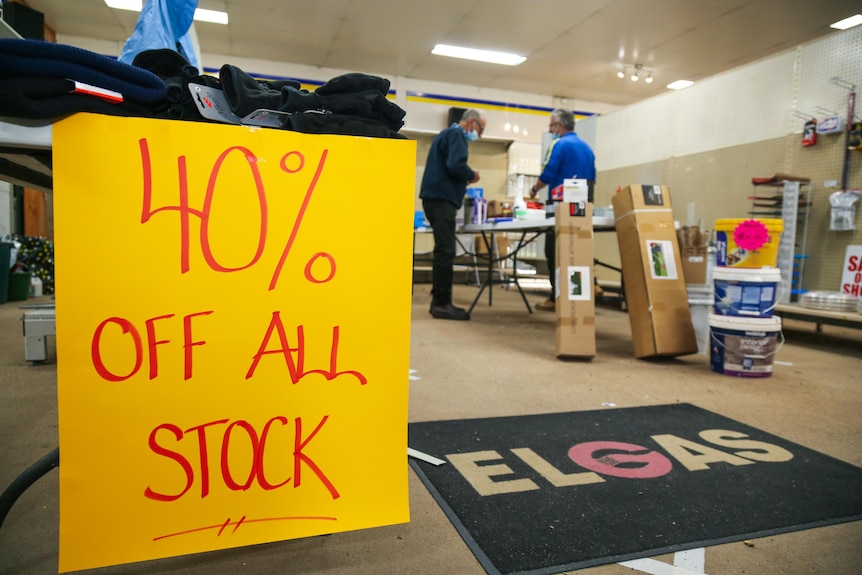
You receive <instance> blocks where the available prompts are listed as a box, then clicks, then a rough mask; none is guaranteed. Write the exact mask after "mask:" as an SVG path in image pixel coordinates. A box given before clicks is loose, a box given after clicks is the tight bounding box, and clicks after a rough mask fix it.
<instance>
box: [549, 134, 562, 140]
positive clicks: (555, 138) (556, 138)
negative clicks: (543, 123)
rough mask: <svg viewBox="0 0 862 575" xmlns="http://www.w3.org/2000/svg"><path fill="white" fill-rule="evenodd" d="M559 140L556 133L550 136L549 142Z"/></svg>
mask: <svg viewBox="0 0 862 575" xmlns="http://www.w3.org/2000/svg"><path fill="white" fill-rule="evenodd" d="M559 139H560V135H559V134H558V133H556V132H554V133H553V134H551V140H559Z"/></svg>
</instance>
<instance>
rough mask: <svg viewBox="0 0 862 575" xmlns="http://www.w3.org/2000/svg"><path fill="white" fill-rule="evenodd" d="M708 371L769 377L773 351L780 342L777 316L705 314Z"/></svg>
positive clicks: (782, 338)
mask: <svg viewBox="0 0 862 575" xmlns="http://www.w3.org/2000/svg"><path fill="white" fill-rule="evenodd" d="M708 321H709V328H710V339H709V364H710V368H711V369H712V371H714V372H716V373H723V374H725V375H735V376H737V377H770V376H771V375H772V363H773V359H774V358H775V354H776V353H778V350H779V349H781V346H782V345H784V334H783V333H782V332H781V318H780V317H778V316H777V315H776V316H772V317H766V318H742V317H731V316H724V315H718V314H715V313H711V314H709V319H708Z"/></svg>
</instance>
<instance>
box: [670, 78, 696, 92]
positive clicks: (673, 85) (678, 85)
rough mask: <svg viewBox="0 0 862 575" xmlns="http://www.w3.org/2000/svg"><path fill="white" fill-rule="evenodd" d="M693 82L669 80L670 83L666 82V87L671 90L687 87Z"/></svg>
mask: <svg viewBox="0 0 862 575" xmlns="http://www.w3.org/2000/svg"><path fill="white" fill-rule="evenodd" d="M693 84H694V82H692V81H691V80H677V81H676V82H671V83H670V84H668V85H667V87H668V88H670V89H671V90H682V89H683V88H688V87H689V86H691V85H693Z"/></svg>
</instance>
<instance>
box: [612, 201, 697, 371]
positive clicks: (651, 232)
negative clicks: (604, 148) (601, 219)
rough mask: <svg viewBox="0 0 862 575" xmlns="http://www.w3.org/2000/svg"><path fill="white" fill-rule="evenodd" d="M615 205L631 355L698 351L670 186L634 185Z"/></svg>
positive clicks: (684, 353)
mask: <svg viewBox="0 0 862 575" xmlns="http://www.w3.org/2000/svg"><path fill="white" fill-rule="evenodd" d="M613 206H614V214H615V216H616V228H617V241H618V243H619V246H620V260H621V262H622V270H623V283H624V284H625V295H626V305H627V306H628V312H629V321H630V323H631V326H632V340H633V342H634V352H635V357H638V358H645V357H657V356H677V355H688V354H694V353H697V338H696V336H695V332H694V327H693V325H692V320H691V309H690V308H689V304H688V294H687V292H686V287H685V283H686V279H685V276H684V275H683V271H682V257H681V254H680V250H679V242H678V240H677V235H676V230H675V229H674V221H673V209H672V206H671V200H670V190H669V189H668V188H667V186H652V185H640V184H633V185H630V186H627V187H625V188H624V189H623V190H621V191H620V192H618V193H617V194H615V195H614V196H613Z"/></svg>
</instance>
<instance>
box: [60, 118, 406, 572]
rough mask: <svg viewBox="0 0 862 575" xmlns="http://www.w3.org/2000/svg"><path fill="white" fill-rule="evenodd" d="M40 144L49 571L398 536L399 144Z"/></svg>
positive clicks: (169, 131)
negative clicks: (384, 528)
mask: <svg viewBox="0 0 862 575" xmlns="http://www.w3.org/2000/svg"><path fill="white" fill-rule="evenodd" d="M53 143H54V180H55V193H54V208H55V236H56V238H55V239H56V285H57V294H56V305H57V348H58V349H57V354H58V394H59V419H60V421H59V423H60V428H59V429H60V448H61V452H62V465H61V466H60V518H61V519H60V571H62V572H66V571H73V570H79V569H86V568H93V567H100V566H106V565H112V564H119V563H128V562H133V561H142V560H148V559H155V558H160V557H169V556H174V555H181V554H188V553H196V552H202V551H208V550H214V549H223V548H229V547H238V546H242V545H250V544H255V543H262V542H269V541H277V540H284V539H291V538H297V537H305V536H310V535H317V534H323V533H335V532H340V531H348V530H353V529H360V528H367V527H374V526H380V525H390V524H394V523H402V522H406V521H409V509H408V494H407V464H406V450H407V383H408V372H409V354H410V297H411V295H410V293H411V286H410V282H411V279H412V278H411V273H410V269H411V265H412V227H411V222H412V215H413V194H412V193H411V190H412V188H413V185H414V184H413V180H414V170H415V153H416V150H415V143H414V142H410V141H406V140H390V139H375V138H360V137H352V136H320V135H306V134H299V133H294V132H288V131H283V130H271V129H260V128H248V127H241V126H222V125H213V124H205V123H194V122H176V121H165V120H149V119H140V118H117V117H107V116H96V115H89V114H79V115H75V116H73V117H71V118H68V119H66V120H63V121H62V122H59V123H57V124H55V126H54V131H53Z"/></svg>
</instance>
